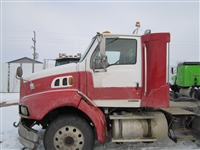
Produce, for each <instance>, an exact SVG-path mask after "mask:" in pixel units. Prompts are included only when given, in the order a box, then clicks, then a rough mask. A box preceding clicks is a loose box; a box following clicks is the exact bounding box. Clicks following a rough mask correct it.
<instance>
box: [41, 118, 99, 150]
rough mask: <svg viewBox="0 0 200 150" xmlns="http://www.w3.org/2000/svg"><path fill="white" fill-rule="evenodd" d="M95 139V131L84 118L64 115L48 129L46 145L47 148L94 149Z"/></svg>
mask: <svg viewBox="0 0 200 150" xmlns="http://www.w3.org/2000/svg"><path fill="white" fill-rule="evenodd" d="M94 140H95V139H94V132H93V130H92V128H91V127H90V125H89V124H88V123H87V122H86V121H85V120H84V119H82V118H80V117H78V116H74V115H63V116H61V117H59V118H57V119H56V120H54V121H53V122H52V123H51V124H50V125H49V126H48V128H47V129H46V131H45V135H44V147H45V149H46V150H61V149H62V150H64V149H66V150H68V149H73V150H92V149H93V146H94Z"/></svg>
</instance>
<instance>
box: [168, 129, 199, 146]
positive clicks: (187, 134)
mask: <svg viewBox="0 0 200 150" xmlns="http://www.w3.org/2000/svg"><path fill="white" fill-rule="evenodd" d="M169 138H170V139H172V140H173V141H174V142H176V143H177V142H178V141H185V140H190V141H193V142H195V141H196V138H195V137H194V136H193V135H192V134H191V131H190V130H189V129H184V128H182V129H174V130H172V129H170V131H169Z"/></svg>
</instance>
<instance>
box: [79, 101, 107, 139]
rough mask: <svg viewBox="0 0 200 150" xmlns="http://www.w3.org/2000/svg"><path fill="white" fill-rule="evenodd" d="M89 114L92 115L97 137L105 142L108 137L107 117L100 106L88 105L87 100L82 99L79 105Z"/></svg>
mask: <svg viewBox="0 0 200 150" xmlns="http://www.w3.org/2000/svg"><path fill="white" fill-rule="evenodd" d="M78 108H79V109H80V110H81V111H83V112H84V113H85V114H86V115H87V116H89V117H90V119H91V120H92V122H93V123H94V126H95V129H96V132H97V139H98V141H99V142H105V140H106V139H107V137H108V132H107V123H106V118H105V116H104V114H103V113H102V111H101V110H100V109H99V108H98V107H94V106H91V105H88V104H87V103H86V102H85V101H83V100H82V101H81V102H80V105H79V107H78Z"/></svg>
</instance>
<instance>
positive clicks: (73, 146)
mask: <svg viewBox="0 0 200 150" xmlns="http://www.w3.org/2000/svg"><path fill="white" fill-rule="evenodd" d="M83 146H84V136H83V133H82V132H81V131H80V130H79V129H78V128H76V127H73V126H64V127H62V128H60V129H59V130H58V131H57V132H56V133H55V135H54V147H55V148H56V149H57V150H58V149H59V150H60V149H62V150H81V149H82V148H83Z"/></svg>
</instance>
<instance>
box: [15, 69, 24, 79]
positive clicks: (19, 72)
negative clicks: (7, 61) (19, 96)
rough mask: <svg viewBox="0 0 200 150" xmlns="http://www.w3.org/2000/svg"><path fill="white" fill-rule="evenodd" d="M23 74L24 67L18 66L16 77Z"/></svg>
mask: <svg viewBox="0 0 200 150" xmlns="http://www.w3.org/2000/svg"><path fill="white" fill-rule="evenodd" d="M22 75H23V70H22V67H17V71H16V77H19V78H21V77H22Z"/></svg>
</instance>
